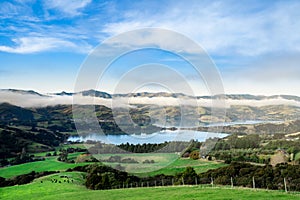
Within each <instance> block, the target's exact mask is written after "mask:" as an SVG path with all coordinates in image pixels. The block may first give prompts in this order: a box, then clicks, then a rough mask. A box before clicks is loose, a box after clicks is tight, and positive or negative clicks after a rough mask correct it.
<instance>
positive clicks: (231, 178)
mask: <svg viewBox="0 0 300 200" xmlns="http://www.w3.org/2000/svg"><path fill="white" fill-rule="evenodd" d="M230 181H231V188H233V179H232V177H230Z"/></svg>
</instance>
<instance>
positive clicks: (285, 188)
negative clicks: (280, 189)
mask: <svg viewBox="0 0 300 200" xmlns="http://www.w3.org/2000/svg"><path fill="white" fill-rule="evenodd" d="M283 182H284V190H285V192H288V191H287V187H286V180H285V178H283Z"/></svg>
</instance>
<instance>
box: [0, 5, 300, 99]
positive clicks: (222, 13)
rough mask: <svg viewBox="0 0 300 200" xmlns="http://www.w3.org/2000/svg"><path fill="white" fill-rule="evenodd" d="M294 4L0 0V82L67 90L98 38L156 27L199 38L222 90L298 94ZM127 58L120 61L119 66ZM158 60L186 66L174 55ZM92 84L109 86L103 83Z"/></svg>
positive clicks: (298, 30)
mask: <svg viewBox="0 0 300 200" xmlns="http://www.w3.org/2000/svg"><path fill="white" fill-rule="evenodd" d="M299 10H300V2H299V1H268V0H265V1H229V0H228V1H158V0H153V1H150V0H147V1H126V0H124V1H96V0H82V1H80V0H63V1H57V0H48V1H39V0H11V1H5V0H4V1H1V3H0V61H1V62H0V88H19V89H33V90H36V91H39V92H57V91H62V90H65V91H72V90H73V88H74V83H75V81H76V75H77V73H78V71H79V69H80V66H81V64H82V63H83V61H84V60H85V58H86V57H87V56H88V54H89V52H90V51H92V50H93V48H95V47H96V46H97V45H99V44H100V43H101V42H102V41H104V40H105V39H107V38H110V37H112V36H114V35H116V34H119V33H122V32H124V31H130V30H134V29H138V28H147V27H156V28H164V29H169V30H174V31H177V32H179V33H182V34H184V35H186V36H188V37H189V38H191V39H193V40H194V41H196V42H197V43H198V44H200V45H201V46H202V47H203V48H204V49H205V50H206V51H207V53H208V54H209V55H210V56H211V58H212V59H213V61H214V62H215V64H216V66H217V68H218V69H219V71H220V73H221V76H222V79H223V83H224V88H225V92H226V93H251V94H293V95H300V87H299V85H300V78H299V77H300V12H299ZM176 42H177V41H174V44H176ZM146 54H147V53H146ZM152 55H153V57H154V58H156V59H157V60H166V58H169V57H170V56H169V55H168V54H167V53H166V54H164V53H161V54H157V53H154V54H152ZM131 59H132V60H133V59H135V58H134V57H132V58H131ZM132 60H130V59H127V60H126V59H125V60H123V62H125V61H126V64H124V63H123V65H122V66H124V70H125V71H126V70H129V69H130V63H132ZM146 60H147V59H145V61H146ZM163 64H166V65H170V66H173V67H175V68H180V67H182V68H187V66H185V65H183V64H182V61H178V62H176V61H174V59H173V60H172V59H169V61H168V62H164V63H163ZM120 65H121V64H120ZM111 76H112V77H109V78H112V79H113V74H112V75H111ZM194 84H199V83H194ZM199 87H201V86H199ZM97 89H99V90H103V91H107V92H111V91H113V88H109V84H106V85H105V87H104V86H103V87H101V86H99V88H97Z"/></svg>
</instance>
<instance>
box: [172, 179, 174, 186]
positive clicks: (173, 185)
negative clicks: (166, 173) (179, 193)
mask: <svg viewBox="0 0 300 200" xmlns="http://www.w3.org/2000/svg"><path fill="white" fill-rule="evenodd" d="M172 185H173V186H174V178H172Z"/></svg>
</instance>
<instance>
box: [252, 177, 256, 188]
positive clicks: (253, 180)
mask: <svg viewBox="0 0 300 200" xmlns="http://www.w3.org/2000/svg"><path fill="white" fill-rule="evenodd" d="M252 182H253V189H255V179H254V176H253V177H252Z"/></svg>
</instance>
